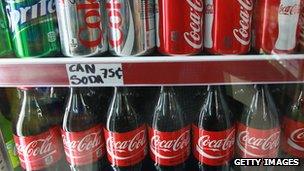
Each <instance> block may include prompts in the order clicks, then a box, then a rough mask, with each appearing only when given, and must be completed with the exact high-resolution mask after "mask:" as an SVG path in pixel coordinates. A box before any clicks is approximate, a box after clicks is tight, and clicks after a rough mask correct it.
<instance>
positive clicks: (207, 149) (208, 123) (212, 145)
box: [192, 86, 235, 171]
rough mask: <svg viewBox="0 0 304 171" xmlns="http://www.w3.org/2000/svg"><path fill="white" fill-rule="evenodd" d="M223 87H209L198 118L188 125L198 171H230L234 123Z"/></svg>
mask: <svg viewBox="0 0 304 171" xmlns="http://www.w3.org/2000/svg"><path fill="white" fill-rule="evenodd" d="M222 89H223V87H221V86H209V87H208V94H207V97H206V99H205V101H204V103H203V105H202V108H201V111H200V114H199V117H198V118H197V119H196V120H195V122H194V124H193V125H192V131H193V132H192V134H193V135H192V136H193V139H192V145H193V146H192V151H193V154H194V156H195V158H196V160H197V161H198V165H199V170H202V171H205V170H212V171H217V170H218V171H225V170H230V165H231V161H232V158H233V153H234V142H235V122H234V119H233V116H232V113H231V111H230V109H229V107H228V105H227V102H226V99H225V95H224V94H223V90H222Z"/></svg>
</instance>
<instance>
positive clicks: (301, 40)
mask: <svg viewBox="0 0 304 171" xmlns="http://www.w3.org/2000/svg"><path fill="white" fill-rule="evenodd" d="M298 45H299V51H300V52H301V53H303V52H304V1H301V11H300V16H299V37H298Z"/></svg>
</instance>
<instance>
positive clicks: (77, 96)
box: [66, 88, 89, 114]
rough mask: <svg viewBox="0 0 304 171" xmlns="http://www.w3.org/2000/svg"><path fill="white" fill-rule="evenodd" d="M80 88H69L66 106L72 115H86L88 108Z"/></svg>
mask: <svg viewBox="0 0 304 171" xmlns="http://www.w3.org/2000/svg"><path fill="white" fill-rule="evenodd" d="M82 90H83V89H82V88H70V95H69V101H68V105H67V109H68V111H66V112H72V113H74V114H83V113H87V112H86V111H87V109H88V108H89V106H88V105H87V103H86V101H85V98H84V96H83V91H82Z"/></svg>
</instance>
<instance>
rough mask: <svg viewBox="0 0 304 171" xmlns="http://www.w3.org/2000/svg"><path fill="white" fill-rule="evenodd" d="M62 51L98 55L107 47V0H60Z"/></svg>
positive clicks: (58, 0) (73, 55) (66, 53)
mask: <svg viewBox="0 0 304 171" xmlns="http://www.w3.org/2000/svg"><path fill="white" fill-rule="evenodd" d="M56 9H57V18H58V25H59V32H60V40H61V49H62V53H63V54H64V55H66V56H70V57H77V56H96V55H99V54H102V53H104V52H106V51H107V50H108V42H107V28H106V16H105V15H106V13H105V1H104V0H80V1H76V0H57V1H56Z"/></svg>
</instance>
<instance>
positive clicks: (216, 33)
mask: <svg viewBox="0 0 304 171" xmlns="http://www.w3.org/2000/svg"><path fill="white" fill-rule="evenodd" d="M253 5H254V2H253V0H232V1H227V0H226V1H223V0H205V10H204V12H205V17H204V18H205V29H204V31H205V33H204V47H205V49H206V51H207V52H209V53H211V54H246V53H248V52H249V50H250V46H251V25H252V15H253Z"/></svg>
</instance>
